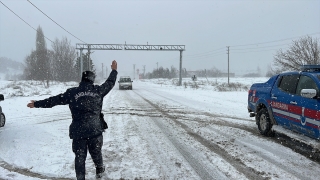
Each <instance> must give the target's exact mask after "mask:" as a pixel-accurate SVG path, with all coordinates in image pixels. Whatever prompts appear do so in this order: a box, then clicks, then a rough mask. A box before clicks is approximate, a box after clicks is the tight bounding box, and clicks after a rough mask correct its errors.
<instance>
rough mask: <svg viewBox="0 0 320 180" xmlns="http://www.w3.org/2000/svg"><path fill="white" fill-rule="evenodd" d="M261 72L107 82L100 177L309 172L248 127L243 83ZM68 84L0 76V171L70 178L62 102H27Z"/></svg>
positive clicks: (311, 171)
mask: <svg viewBox="0 0 320 180" xmlns="http://www.w3.org/2000/svg"><path fill="white" fill-rule="evenodd" d="M267 79H268V78H230V83H233V85H234V86H233V88H231V89H228V87H226V83H227V82H228V80H227V78H210V79H205V78H200V79H198V80H197V81H196V82H193V81H191V80H190V79H183V85H182V86H176V85H175V84H176V83H177V80H176V79H175V80H167V79H155V80H134V82H133V90H132V91H121V90H119V89H118V86H117V84H116V86H115V87H114V89H113V90H112V91H111V92H110V93H109V94H108V95H107V96H106V97H105V99H104V105H103V112H104V113H105V118H106V121H107V123H108V125H109V129H108V130H107V131H106V132H105V133H104V134H103V135H104V146H103V155H104V162H105V165H106V167H107V169H106V171H107V174H108V178H109V179H318V178H319V173H320V165H319V164H318V163H317V162H313V161H311V160H310V159H308V158H306V157H305V156H302V155H300V154H298V153H296V152H294V151H293V150H292V149H290V148H286V147H284V146H282V145H279V144H277V143H275V141H273V140H272V138H265V137H263V136H260V135H259V134H258V133H257V132H258V131H257V127H256V125H255V120H254V118H250V117H249V114H248V112H247V94H248V92H247V90H246V88H248V87H250V85H251V84H252V83H256V82H265V81H266V80H267ZM77 84H78V83H77V82H70V83H58V82H55V83H53V84H51V86H50V88H44V86H43V85H42V84H41V83H39V82H31V81H28V82H25V81H21V82H13V81H0V93H1V94H4V95H5V101H2V102H0V105H1V107H2V109H3V112H4V113H5V115H6V118H7V119H6V120H7V122H6V125H5V127H3V128H0V179H6V180H7V179H15V180H16V179H19V180H20V179H23V180H24V179H26V180H28V179H75V178H74V177H75V173H74V164H73V160H74V155H73V153H72V150H71V142H72V140H70V139H69V137H68V128H69V125H70V122H71V116H70V112H69V109H68V107H67V106H56V107H54V108H50V109H35V108H34V109H29V108H27V106H26V105H27V103H28V102H29V101H30V100H40V99H44V98H47V97H49V96H51V95H56V94H58V93H61V92H64V91H65V90H66V89H67V88H69V87H73V86H76V85H77ZM219 89H224V90H225V91H219ZM279 131H284V132H285V131H286V130H281V128H279ZM289 133H290V132H289ZM290 134H291V135H292V136H295V137H296V138H298V139H301V140H303V141H305V142H306V143H310V144H312V145H313V146H317V145H318V141H315V140H312V139H310V138H307V137H304V136H300V135H297V134H295V133H290ZM212 143H213V144H215V146H212ZM86 169H87V176H86V177H87V179H94V173H95V169H94V165H93V162H92V160H91V158H90V155H88V157H87V166H86Z"/></svg>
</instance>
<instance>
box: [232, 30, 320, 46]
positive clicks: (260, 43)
mask: <svg viewBox="0 0 320 180" xmlns="http://www.w3.org/2000/svg"><path fill="white" fill-rule="evenodd" d="M315 34H320V32H316V33H311V34H307V35H315ZM304 36H306V35H304ZM301 37H303V36H298V37H293V38H286V39H280V40H275V41H268V42H262V43H255V44H242V45H234V46H231V47H238V46H252V45H259V44H267V43H273V42H279V41H286V40H291V39H296V38H301Z"/></svg>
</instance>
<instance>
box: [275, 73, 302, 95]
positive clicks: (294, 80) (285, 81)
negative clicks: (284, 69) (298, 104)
mask: <svg viewBox="0 0 320 180" xmlns="http://www.w3.org/2000/svg"><path fill="white" fill-rule="evenodd" d="M298 80H299V75H298V74H294V75H285V76H282V78H281V80H280V82H279V84H278V88H279V89H281V90H282V91H285V92H287V93H290V94H295V93H296V87H297V84H298Z"/></svg>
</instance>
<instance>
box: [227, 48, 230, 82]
mask: <svg viewBox="0 0 320 180" xmlns="http://www.w3.org/2000/svg"><path fill="white" fill-rule="evenodd" d="M227 47H228V85H229V47H230V46H227Z"/></svg>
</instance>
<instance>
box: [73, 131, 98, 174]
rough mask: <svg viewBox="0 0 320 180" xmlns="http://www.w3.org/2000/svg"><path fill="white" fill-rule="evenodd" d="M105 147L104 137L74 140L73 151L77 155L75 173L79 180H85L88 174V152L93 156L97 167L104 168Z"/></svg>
mask: <svg viewBox="0 0 320 180" xmlns="http://www.w3.org/2000/svg"><path fill="white" fill-rule="evenodd" d="M102 145H103V137H102V135H99V136H95V137H92V138H87V139H74V140H73V141H72V151H73V152H74V154H75V156H76V157H75V160H74V164H75V171H76V175H77V179H78V180H84V179H85V174H86V158H87V152H88V150H89V153H90V155H91V158H92V160H93V162H94V164H95V166H96V168H97V167H102V166H103V160H102V153H101V148H102Z"/></svg>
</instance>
